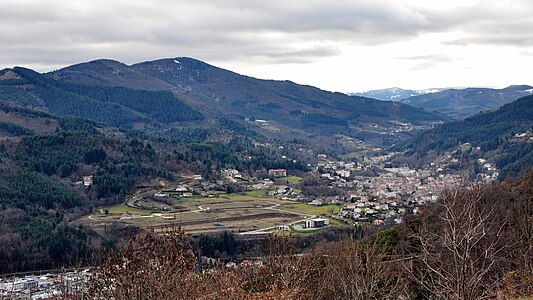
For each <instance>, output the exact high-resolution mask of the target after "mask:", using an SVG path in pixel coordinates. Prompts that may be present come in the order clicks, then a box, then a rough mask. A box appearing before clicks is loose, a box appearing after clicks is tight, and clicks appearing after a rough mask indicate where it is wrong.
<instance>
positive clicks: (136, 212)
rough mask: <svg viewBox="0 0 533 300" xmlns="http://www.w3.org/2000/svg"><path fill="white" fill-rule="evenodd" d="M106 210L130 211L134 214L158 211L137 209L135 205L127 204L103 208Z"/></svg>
mask: <svg viewBox="0 0 533 300" xmlns="http://www.w3.org/2000/svg"><path fill="white" fill-rule="evenodd" d="M102 209H103V210H104V211H105V210H106V209H107V210H108V211H109V213H110V214H125V213H130V214H132V215H151V214H153V213H155V212H157V211H155V210H148V209H137V208H133V207H129V206H127V205H126V204H124V203H123V204H116V205H113V206H108V207H104V208H102Z"/></svg>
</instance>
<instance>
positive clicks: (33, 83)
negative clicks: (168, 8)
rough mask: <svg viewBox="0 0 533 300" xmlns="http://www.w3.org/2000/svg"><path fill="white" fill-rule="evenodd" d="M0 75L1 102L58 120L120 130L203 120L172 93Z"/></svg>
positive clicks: (31, 74)
mask: <svg viewBox="0 0 533 300" xmlns="http://www.w3.org/2000/svg"><path fill="white" fill-rule="evenodd" d="M6 74H8V75H10V77H9V78H8V77H7V76H5V75H6ZM0 75H4V76H3V77H2V76H0V101H3V102H4V103H9V104H11V105H16V106H21V107H26V108H31V109H37V110H41V111H45V112H49V113H52V114H54V115H57V116H69V117H81V118H87V119H91V120H94V121H96V122H100V123H103V124H105V125H107V126H113V127H119V128H139V127H141V128H142V127H152V128H158V127H161V126H162V124H170V123H181V122H189V121H198V120H202V119H203V116H202V114H201V113H199V112H197V111H196V110H194V109H193V108H191V107H190V106H189V105H187V104H185V103H184V102H183V101H181V100H179V99H177V98H176V97H175V96H174V95H173V94H172V93H170V92H168V91H142V90H133V89H128V88H124V87H107V86H88V85H80V84H75V83H63V82H58V81H55V80H52V79H50V78H48V77H47V76H44V75H42V74H39V73H37V72H35V71H33V70H30V69H25V68H20V67H15V68H13V69H8V70H3V71H0Z"/></svg>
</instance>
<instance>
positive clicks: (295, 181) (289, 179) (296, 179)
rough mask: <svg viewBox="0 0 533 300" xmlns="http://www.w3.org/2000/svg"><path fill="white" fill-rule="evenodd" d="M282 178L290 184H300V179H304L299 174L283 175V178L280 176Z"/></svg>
mask: <svg viewBox="0 0 533 300" xmlns="http://www.w3.org/2000/svg"><path fill="white" fill-rule="evenodd" d="M280 180H283V181H286V182H288V183H289V184H298V183H300V181H302V177H298V176H287V177H282V178H280Z"/></svg>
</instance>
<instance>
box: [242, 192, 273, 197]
mask: <svg viewBox="0 0 533 300" xmlns="http://www.w3.org/2000/svg"><path fill="white" fill-rule="evenodd" d="M267 193H268V190H256V191H250V192H246V195H248V196H250V197H254V198H270V197H271V196H268V195H267Z"/></svg>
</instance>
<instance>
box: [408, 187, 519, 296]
mask: <svg viewBox="0 0 533 300" xmlns="http://www.w3.org/2000/svg"><path fill="white" fill-rule="evenodd" d="M485 192H486V187H484V186H477V185H475V186H471V187H470V188H468V189H466V190H449V191H446V192H444V193H443V194H442V196H441V199H440V201H439V202H438V204H437V207H436V208H434V209H430V210H429V211H428V212H427V213H426V215H425V216H422V217H421V218H420V223H419V226H418V227H417V230H416V232H415V237H416V239H417V242H418V243H419V246H418V247H417V251H419V252H418V253H416V255H417V259H416V260H415V261H414V265H413V267H412V273H413V274H414V278H415V279H416V280H417V282H418V283H419V284H420V285H422V286H423V287H424V288H425V289H426V290H427V292H428V293H429V294H431V295H432V297H431V298H433V299H457V300H474V299H487V298H490V297H493V296H494V294H495V293H496V291H497V290H498V289H499V288H501V277H502V274H501V269H500V265H501V264H503V263H504V261H505V259H506V256H505V254H506V253H505V250H506V249H508V247H509V246H510V242H509V240H508V239H507V238H506V237H505V235H504V229H505V228H506V226H507V224H508V222H507V221H508V220H507V217H506V214H505V212H502V211H501V210H500V207H499V206H498V205H496V204H495V203H493V204H488V203H487V202H486V201H482V200H483V197H484V195H485Z"/></svg>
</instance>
